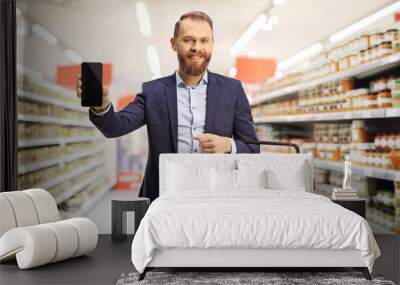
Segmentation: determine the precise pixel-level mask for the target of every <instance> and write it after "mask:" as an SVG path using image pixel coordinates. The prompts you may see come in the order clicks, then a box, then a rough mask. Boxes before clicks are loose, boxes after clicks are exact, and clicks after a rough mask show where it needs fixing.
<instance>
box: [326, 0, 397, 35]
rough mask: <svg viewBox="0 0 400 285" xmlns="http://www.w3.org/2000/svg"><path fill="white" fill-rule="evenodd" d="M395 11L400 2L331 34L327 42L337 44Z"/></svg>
mask: <svg viewBox="0 0 400 285" xmlns="http://www.w3.org/2000/svg"><path fill="white" fill-rule="evenodd" d="M397 10H400V1H396V2H395V3H393V4H391V5H389V6H386V7H385V8H383V9H381V10H379V11H377V12H375V13H373V14H372V15H369V16H368V17H365V18H364V19H361V20H359V21H357V22H355V23H354V24H352V25H350V26H348V27H347V28H344V29H343V30H340V31H338V32H336V33H334V34H332V35H331V36H330V37H329V40H330V41H331V42H332V43H336V42H339V41H341V40H343V39H345V38H347V37H348V36H350V35H352V34H354V33H355V32H357V31H359V30H361V29H363V28H364V27H366V26H368V25H370V24H372V23H373V22H375V21H377V20H379V19H381V18H383V17H385V16H387V15H390V14H391V13H394V12H396V11H397Z"/></svg>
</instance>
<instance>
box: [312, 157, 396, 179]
mask: <svg viewBox="0 0 400 285" xmlns="http://www.w3.org/2000/svg"><path fill="white" fill-rule="evenodd" d="M314 166H315V167H317V168H321V169H326V170H334V171H343V169H344V164H343V162H338V161H328V160H318V159H315V160H314ZM351 169H352V171H353V173H354V174H358V175H362V176H366V177H372V178H378V179H385V180H391V181H393V180H400V171H398V170H393V169H383V168H378V167H369V166H357V165H352V168H351Z"/></svg>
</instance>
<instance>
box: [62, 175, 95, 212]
mask: <svg viewBox="0 0 400 285" xmlns="http://www.w3.org/2000/svg"><path fill="white" fill-rule="evenodd" d="M101 175H103V173H94V174H93V175H91V176H89V177H87V178H85V179H84V180H83V181H82V182H80V183H78V184H76V185H74V186H73V187H71V188H70V189H68V190H67V191H64V192H63V193H62V194H61V195H59V196H58V197H56V198H55V199H54V200H56V203H57V205H58V204H61V203H62V202H64V201H65V200H67V199H68V198H70V197H72V196H74V195H75V194H76V193H78V192H80V191H81V190H82V189H84V188H85V187H86V186H88V185H89V184H91V183H93V182H95V181H96V179H98V178H99V177H100V176H101Z"/></svg>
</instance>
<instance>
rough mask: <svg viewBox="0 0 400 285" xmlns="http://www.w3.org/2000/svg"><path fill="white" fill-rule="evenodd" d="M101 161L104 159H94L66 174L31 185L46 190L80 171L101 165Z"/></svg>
mask: <svg viewBox="0 0 400 285" xmlns="http://www.w3.org/2000/svg"><path fill="white" fill-rule="evenodd" d="M103 163H104V160H99V161H94V162H92V163H89V164H87V165H84V166H81V167H78V168H76V169H74V170H73V171H70V172H69V173H67V174H64V175H61V176H57V177H55V178H53V179H50V180H49V181H47V182H46V183H43V184H40V185H35V186H32V187H34V188H41V189H46V190H47V189H49V188H51V187H54V186H56V185H57V184H60V183H63V182H65V181H67V180H68V179H71V178H74V177H75V176H77V175H79V174H81V173H83V172H85V171H88V170H90V169H92V168H95V167H97V166H99V165H101V164H103Z"/></svg>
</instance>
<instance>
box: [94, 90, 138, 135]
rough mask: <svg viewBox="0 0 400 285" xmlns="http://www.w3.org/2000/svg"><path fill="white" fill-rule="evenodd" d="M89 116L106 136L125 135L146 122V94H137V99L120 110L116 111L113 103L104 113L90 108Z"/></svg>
mask: <svg viewBox="0 0 400 285" xmlns="http://www.w3.org/2000/svg"><path fill="white" fill-rule="evenodd" d="M89 118H90V120H91V121H92V122H93V124H94V125H95V126H96V127H97V128H98V129H99V130H100V131H101V132H102V133H103V135H104V136H105V137H107V138H115V137H120V136H123V135H125V134H127V133H130V132H132V131H134V130H136V129H138V128H140V127H142V126H143V125H144V124H146V96H145V94H144V93H139V94H137V95H136V98H135V100H134V101H133V102H131V103H129V105H128V106H126V107H125V108H124V109H122V110H121V111H119V112H115V111H114V107H113V106H112V105H111V108H110V109H109V110H108V112H107V113H105V114H103V115H96V114H95V113H94V112H93V111H92V110H89Z"/></svg>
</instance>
